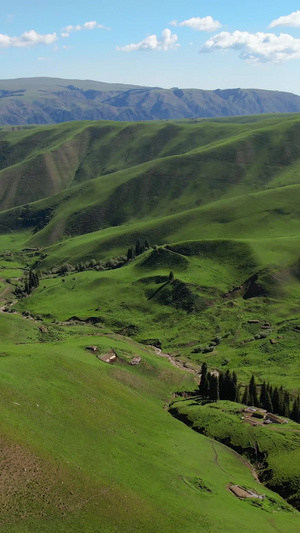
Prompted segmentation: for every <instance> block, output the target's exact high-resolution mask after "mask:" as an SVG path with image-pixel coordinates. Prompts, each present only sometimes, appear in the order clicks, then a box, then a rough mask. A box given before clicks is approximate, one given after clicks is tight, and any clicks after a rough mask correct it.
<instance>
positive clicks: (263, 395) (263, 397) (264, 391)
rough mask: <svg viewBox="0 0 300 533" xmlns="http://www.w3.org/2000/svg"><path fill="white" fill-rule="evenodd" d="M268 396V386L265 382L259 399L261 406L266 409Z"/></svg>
mask: <svg viewBox="0 0 300 533" xmlns="http://www.w3.org/2000/svg"><path fill="white" fill-rule="evenodd" d="M266 396H267V386H266V382H265V381H264V382H263V384H262V386H261V390H260V397H259V400H260V405H261V407H263V408H264V409H266V407H265V405H266Z"/></svg>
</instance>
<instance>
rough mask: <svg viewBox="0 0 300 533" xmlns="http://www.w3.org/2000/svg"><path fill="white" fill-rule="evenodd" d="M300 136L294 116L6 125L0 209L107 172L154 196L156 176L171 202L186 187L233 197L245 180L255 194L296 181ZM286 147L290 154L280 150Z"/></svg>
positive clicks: (0, 133)
mask: <svg viewBox="0 0 300 533" xmlns="http://www.w3.org/2000/svg"><path fill="white" fill-rule="evenodd" d="M298 137H299V121H298V118H297V117H295V116H293V115H290V116H287V115H286V116H282V117H281V116H275V117H268V118H266V117H264V119H263V120H258V119H257V120H256V121H254V122H251V121H250V122H248V123H247V124H244V123H241V122H240V121H239V120H234V119H232V123H229V122H228V121H225V122H220V121H216V122H215V121H201V122H200V123H193V122H192V123H184V122H178V123H168V122H153V123H150V124H149V123H138V124H132V123H125V124H119V123H112V122H75V123H72V124H70V123H68V124H62V125H60V126H48V127H43V128H41V127H31V128H20V129H19V131H11V130H8V129H4V128H3V129H2V130H0V186H1V192H2V194H1V203H0V208H1V210H3V209H8V208H10V207H14V206H16V205H20V204H25V203H29V202H32V201H35V200H38V199H40V198H43V197H46V196H51V195H53V194H56V193H59V192H61V191H63V190H65V189H68V188H70V187H74V186H76V185H80V184H81V183H84V182H86V181H88V180H91V179H92V178H99V177H100V176H105V175H106V176H107V175H109V176H107V180H108V179H109V182H111V183H113V184H114V185H113V187H114V188H115V187H116V183H118V180H119V172H118V171H120V170H123V169H126V173H124V172H123V174H125V176H126V181H130V182H133V186H134V188H138V189H140V188H142V191H143V194H145V193H146V192H148V196H150V195H151V194H152V196H153V191H151V189H150V190H149V184H147V181H149V178H151V186H152V187H157V186H159V187H161V186H162V184H163V186H164V187H165V188H166V187H167V186H168V188H170V195H171V196H170V199H171V200H176V198H177V197H178V196H179V194H181V195H182V193H184V192H185V189H186V188H187V187H189V189H190V190H189V191H188V192H189V196H190V197H191V195H192V194H195V192H197V191H198V193H199V199H198V202H199V201H200V202H201V203H205V202H207V201H208V200H210V199H216V198H218V197H219V196H220V194H224V190H225V188H226V187H228V184H229V183H230V184H231V186H232V187H231V188H232V189H233V192H234V193H235V194H237V193H238V192H239V190H240V184H241V182H242V183H243V189H244V182H245V181H246V184H247V186H248V189H250V190H257V189H259V188H260V187H261V186H264V187H266V186H269V182H270V177H271V176H272V178H273V179H274V177H275V176H276V175H277V174H281V172H282V171H284V170H285V169H288V170H289V181H291V182H294V181H295V179H297V178H295V177H294V174H295V171H294V172H293V168H290V167H291V166H292V164H293V163H296V162H297V160H298V157H299V152H298ZM286 145H288V146H289V148H288V149H284V148H281V147H282V146H283V147H285V146H286ZM162 158H164V159H163V161H162ZM144 163H147V164H144ZM248 167H249V169H248ZM129 169H130V170H129ZM183 176H184V179H183ZM253 176H256V177H255V180H254V179H253ZM171 179H172V182H170V180H171ZM123 180H124V178H123ZM123 180H122V181H123ZM179 180H180V182H182V183H180V184H178V181H179ZM207 180H209V181H211V184H210V185H209V184H208V183H207ZM100 181H101V183H100V187H103V185H102V180H100ZM173 181H174V182H175V183H173ZM199 181H201V182H202V184H201V187H200V189H199ZM140 182H141V185H139V183H140ZM249 182H251V183H252V184H250V183H249ZM271 184H273V183H271ZM277 185H280V179H279V183H277ZM98 188H99V186H98ZM209 188H214V189H217V190H216V193H215V194H212V192H211V191H209ZM195 189H196V190H195ZM207 189H208V190H207ZM243 189H242V190H243ZM133 193H134V190H133ZM137 193H140V190H137ZM159 193H160V194H164V193H165V190H162V189H160V190H158V191H157V194H156V197H158V196H159ZM228 193H230V191H228V190H227V194H228ZM96 194H97V197H98V195H99V191H98V190H97V192H96ZM100 194H101V193H100ZM123 196H124V193H123V194H122V197H123ZM133 196H135V195H134V194H133ZM125 199H126V198H125ZM154 199H155V198H152V202H153V201H154ZM192 205H193V204H192ZM198 205H199V203H198ZM117 207H118V206H117ZM190 207H191V206H190Z"/></svg>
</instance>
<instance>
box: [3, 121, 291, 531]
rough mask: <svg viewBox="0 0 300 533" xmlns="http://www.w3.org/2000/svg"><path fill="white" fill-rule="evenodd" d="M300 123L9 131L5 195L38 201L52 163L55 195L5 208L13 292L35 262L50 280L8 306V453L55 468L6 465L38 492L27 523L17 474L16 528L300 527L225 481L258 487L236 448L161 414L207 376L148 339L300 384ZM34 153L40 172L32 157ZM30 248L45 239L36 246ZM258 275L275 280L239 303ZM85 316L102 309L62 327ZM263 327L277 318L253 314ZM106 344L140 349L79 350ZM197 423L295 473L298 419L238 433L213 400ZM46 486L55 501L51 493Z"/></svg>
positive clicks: (245, 376) (241, 375)
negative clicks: (142, 246) (112, 353)
mask: <svg viewBox="0 0 300 533" xmlns="http://www.w3.org/2000/svg"><path fill="white" fill-rule="evenodd" d="M298 135H299V119H298V117H295V116H289V117H287V116H284V117H277V116H275V117H267V118H261V119H259V120H258V119H257V120H256V119H255V118H253V117H252V118H251V119H249V120H246V119H237V120H234V119H232V120H229V121H227V120H225V121H201V123H196V124H189V123H184V122H182V123H181V122H180V123H177V122H176V123H175V122H174V123H167V124H166V123H158V122H157V123H152V124H145V123H139V124H113V123H105V122H103V123H75V124H64V125H61V126H59V127H56V126H55V127H52V126H51V127H46V128H37V129H35V128H33V129H30V130H24V131H23V130H22V131H18V132H6V131H2V132H1V135H0V137H1V136H2V137H1V138H2V140H5V139H6V138H7V140H8V141H9V143H10V144H11V146H12V147H13V148H11V149H12V152H11V154H14V156H13V155H11V157H15V159H16V161H15V165H14V169H12V168H10V167H9V168H7V170H3V172H2V175H1V177H0V179H1V180H2V179H3V180H4V181H3V182H2V183H3V184H4V183H7V184H8V185H9V187H8V189H7V192H9V191H17V190H18V192H17V193H16V195H15V196H14V193H13V192H9V194H8V196H5V195H4V196H5V198H6V200H5V201H8V200H7V199H9V202H11V204H10V205H16V204H18V202H19V201H20V198H22V202H23V201H24V203H25V202H26V201H29V200H30V199H29V200H28V199H27V197H26V198H25V197H24V187H25V185H26V187H27V185H28V182H27V181H26V180H27V179H29V176H30V175H31V174H30V172H33V174H32V176H35V170H34V169H40V168H42V172H41V179H42V178H43V180H44V181H45V182H47V184H48V185H47V186H49V189H47V190H46V194H49V195H51V196H49V197H47V198H44V199H42V200H39V201H37V202H35V203H31V204H30V206H29V211H30V213H31V217H32V221H33V222H32V225H31V226H29V227H27V228H24V223H23V222H22V218H21V216H20V215H22V209H23V208H22V207H16V208H14V209H10V210H7V211H2V212H1V214H0V224H1V226H0V231H1V232H2V234H1V235H0V248H1V249H0V263H1V268H0V298H1V300H0V303H1V306H2V305H5V304H7V303H9V302H11V301H12V300H13V298H14V295H13V292H12V291H13V289H14V284H16V283H17V280H16V279H14V278H20V277H22V275H25V273H26V272H27V271H28V269H29V268H32V267H34V268H36V269H39V270H41V271H42V275H41V280H40V285H39V287H38V288H37V289H35V290H34V291H33V292H32V294H31V295H30V296H28V297H26V298H22V299H20V300H19V302H18V303H17V304H15V305H14V306H13V310H14V311H15V312H16V313H17V314H8V313H1V314H0V338H1V342H2V345H1V354H2V355H3V357H1V358H0V388H1V393H2V394H1V395H0V398H1V400H0V401H1V402H2V407H1V408H2V412H3V417H2V420H3V422H2V428H1V432H2V434H3V438H4V440H5V443H6V444H5V446H6V447H7V446H8V447H9V450H10V451H9V452H8V451H7V450H6V452H5V453H6V455H5V454H4V453H2V455H1V453H0V456H3V457H9V456H10V455H9V454H10V453H12V452H11V446H14V444H13V443H18V444H19V445H20V446H21V448H20V450H22V452H20V453H21V454H23V455H24V461H25V459H26V461H29V455H28V454H31V455H30V457H31V458H32V461H33V463H34V461H38V462H39V464H40V467H39V468H41V469H42V470H43V472H44V475H43V476H41V477H39V476H38V475H37V476H36V481H35V482H34V483H35V485H34V483H33V485H32V488H31V486H30V487H27V486H26V487H25V485H24V483H25V482H24V479H23V478H22V476H21V477H20V472H19V473H12V476H11V477H12V479H14V476H15V475H16V476H17V477H16V485H15V486H16V487H17V488H16V489H15V490H16V492H17V500H18V501H19V502H23V503H22V505H23V504H24V505H25V503H24V502H28V503H26V505H25V510H24V512H23V514H22V513H21V514H22V517H23V518H22V517H21V514H20V512H19V511H18V509H17V506H16V505H15V504H14V498H13V496H12V494H13V490H14V488H13V486H12V488H11V491H12V492H11V493H9V494H11V496H9V498H10V500H9V503H7V507H6V511H5V512H6V515H5V521H6V522H5V524H4V525H5V528H6V529H5V531H9V532H10V531H16V532H18V533H19V532H23V531H25V533H27V531H28V532H31V531H52V529H51V527H52V528H53V524H54V525H55V528H56V529H58V531H87V532H88V531H97V527H101V529H99V531H101V533H102V532H104V533H106V531H107V532H109V533H111V532H114V531H120V530H121V531H124V532H126V531H130V532H131V531H147V532H148V531H149V532H151V531H153V532H154V531H155V532H156V531H163V532H166V533H167V532H168V531H173V530H174V523H176V524H177V527H178V530H180V531H183V532H185V531H186V532H193V531H198V530H199V527H200V528H202V529H200V531H201V530H203V531H213V532H214V531H221V530H222V528H223V530H224V524H226V528H227V529H225V531H228V532H229V531H236V530H239V529H240V530H241V531H248V530H249V531H251V528H252V526H253V523H254V521H255V527H256V530H257V531H262V532H264V531H272V530H273V529H274V527H275V528H277V529H278V530H280V531H298V530H299V517H298V514H297V513H296V512H290V511H287V510H284V509H283V510H281V511H280V512H278V513H277V512H274V505H277V502H278V505H279V507H280V506H281V505H282V501H281V500H280V499H276V498H277V497H276V496H275V504H274V502H273V503H272V502H271V500H269V499H268V500H267V503H266V505H265V508H264V509H259V508H258V507H255V506H253V502H252V503H251V502H250V503H249V502H244V501H243V502H242V501H239V500H237V499H235V497H234V496H233V495H232V494H230V492H228V491H227V490H226V486H227V484H228V483H230V482H231V481H232V480H234V482H236V483H238V484H240V485H242V486H248V487H251V486H252V488H255V487H256V489H257V490H258V491H261V490H262V487H260V488H259V487H258V486H256V483H255V481H254V480H253V478H252V477H251V474H250V472H249V471H248V468H247V467H246V466H245V465H244V463H243V462H242V461H241V458H239V457H238V456H237V455H236V454H234V453H232V452H230V451H229V450H228V449H226V448H225V447H224V446H221V445H218V444H214V446H216V449H217V459H216V455H215V451H214V448H213V446H212V442H211V441H210V440H209V439H207V438H205V437H203V436H200V435H196V434H195V433H193V432H191V430H190V429H188V428H186V427H184V426H183V425H182V424H180V423H179V422H178V421H176V420H174V419H172V418H171V417H170V416H169V415H168V414H167V412H166V411H164V409H163V406H164V404H165V403H168V402H169V401H170V400H171V398H172V395H173V393H174V391H176V390H177V391H178V390H179V389H183V388H189V389H191V388H192V387H193V386H194V385H195V382H194V381H193V380H192V378H191V377H190V378H189V377H187V376H188V375H187V374H184V373H182V372H180V371H178V370H176V369H174V368H173V367H172V366H171V365H170V363H169V362H168V361H165V360H163V359H162V358H158V357H156V356H154V355H153V354H151V352H150V351H149V350H148V349H147V348H145V347H143V345H142V344H137V342H140V343H144V344H149V343H151V342H152V341H153V340H159V341H160V342H161V344H162V348H163V350H164V351H169V352H171V353H172V354H173V356H175V357H177V358H178V359H180V360H182V361H185V362H187V363H188V364H191V365H193V366H194V368H195V369H196V370H199V369H200V365H201V364H202V363H203V362H204V361H207V363H208V365H209V367H210V368H212V369H213V368H218V369H220V368H223V369H226V368H230V370H235V371H236V372H237V375H238V379H239V381H241V382H243V383H246V382H248V381H249V378H250V376H251V374H253V373H254V374H255V376H256V381H257V383H258V384H260V383H262V382H263V381H264V380H266V381H269V382H270V383H271V384H272V385H273V386H280V385H283V386H284V387H285V388H286V389H288V390H289V391H290V392H291V393H292V394H297V393H298V390H299V371H300V360H299V350H300V334H299V332H298V331H297V329H296V328H295V326H299V327H300V285H299V279H300V274H299V257H300V256H299V244H300V238H299V234H300V233H299V231H300V217H299V205H298V203H299V202H298V200H297V198H298V195H299V187H300V185H299V173H298V164H299V163H298V160H299V155H300V154H299V153H298V151H299V150H298V144H299V143H298V140H297V139H298ZM34 142H36V144H34ZM78 147H80V149H79V148H78ZM129 147H131V149H130V150H132V151H129ZM18 158H19V159H18ZM41 159H42V160H43V161H44V163H45V162H46V163H45V165H46V167H47V168H48V170H47V169H46V170H47V171H46V170H45V168H46V167H45V166H42V167H39V166H36V167H35V165H39V164H40V163H39V162H40V161H41ZM44 163H43V164H44ZM47 165H48V166H47ZM53 165H54V166H53ZM66 167H68V171H67V173H65V170H64V169H65V168H66ZM49 168H50V169H51V172H52V174H51V172H50V170H49ZM24 169H25V170H24ZM27 170H30V172H29V173H28V172H27ZM44 171H45V172H44ZM10 172H13V173H14V172H16V174H14V176H16V180H17V182H18V186H17V189H16V188H15V189H14V188H13V187H15V184H16V182H14V180H13V179H12V178H11V177H10V178H9V180H8V181H5V180H6V179H8V178H7V176H8V175H9V176H12V174H9V173H10ZM20 172H21V173H23V172H24V173H25V174H24V176H25V178H26V179H25V181H22V179H20V175H21V174H20ZM5 173H8V174H7V176H6V177H5V176H4V174H5ZM72 173H73V174H72ZM71 174H72V175H71ZM5 175H6V174H5ZM26 176H27V177H26ZM51 176H52V178H53V181H51V179H50V178H49V177H51ZM93 178H95V179H93ZM34 179H35V178H34ZM18 180H19V181H18ZM13 184H14V185H13ZM12 185H13V187H12V189H10V186H12ZM51 187H52V188H51ZM4 188H5V187H4ZM33 189H35V190H33V191H31V190H30V188H28V187H27V189H26V190H28V194H31V192H33V194H34V195H35V196H34V198H40V197H41V194H44V193H42V192H41V189H39V185H38V183H37V187H36V188H33ZM3 190H4V189H3ZM47 191H48V192H47ZM53 192H57V194H55V195H54V196H52V194H53ZM18 195H19V200H18ZM31 199H32V198H31ZM47 208H52V209H53V218H51V219H50V220H48V221H46V222H47V224H46V225H45V227H44V228H43V229H41V230H39V231H35V230H34V228H35V224H36V222H34V221H36V218H35V217H36V213H39V214H41V213H42V214H43V212H44V211H43V210H44V209H47ZM41 216H42V215H41ZM146 238H149V239H150V242H151V244H152V245H153V246H154V245H156V246H154V248H151V249H150V250H149V251H146V252H145V253H143V254H142V255H141V256H140V257H138V258H136V259H134V260H133V261H131V262H129V263H128V264H126V265H125V266H123V267H121V268H118V269H114V270H104V271H96V270H94V271H92V270H86V271H83V272H74V271H72V272H69V273H68V274H67V275H66V276H58V275H54V274H52V273H50V269H51V268H53V267H56V266H59V265H62V264H63V263H69V264H71V265H73V266H75V265H76V264H78V263H80V261H84V262H85V261H90V260H91V259H93V258H95V259H96V260H102V261H104V260H107V259H109V258H111V257H112V258H114V257H117V256H120V255H123V254H125V255H126V252H127V248H128V247H131V246H135V242H136V240H137V239H141V241H144V240H145V239H146ZM31 247H40V248H41V249H40V250H37V251H35V250H34V251H24V249H26V248H31ZM8 251H9V253H11V254H13V255H7V252H8ZM41 254H43V255H41ZM170 271H172V272H173V273H174V276H175V279H174V281H173V282H172V283H169V281H168V277H169V273H170ZM43 272H44V273H43ZM253 275H256V276H257V284H258V285H259V289H260V290H263V291H264V294H263V295H261V296H257V297H253V298H250V299H244V298H243V296H244V295H245V294H246V293H247V291H248V289H249V287H250V285H251V284H250V281H249V279H250V278H251V277H252V276H253ZM7 279H10V282H11V283H9V282H7V281H6V280H7ZM20 283H21V282H20ZM233 289H236V290H234V291H233ZM6 290H7V292H5V294H3V292H4V291H6ZM1 294H2V296H1ZM24 311H27V312H30V313H31V314H32V315H33V319H30V318H27V319H25V318H24V317H22V316H21V313H22V312H24ZM73 316H77V317H79V318H80V319H88V318H89V317H97V318H98V319H100V322H99V324H98V325H97V326H96V327H92V326H91V325H78V324H75V323H73V324H72V325H68V326H67V325H64V324H62V323H64V322H65V321H66V320H68V319H69V318H70V317H73ZM37 317H38V318H39V320H38V319H37ZM40 318H42V320H40ZM252 319H257V320H259V324H249V320H252ZM265 322H269V323H270V325H271V329H270V331H266V330H263V329H262V328H261V326H262V325H263V324H264V323H265ZM262 332H265V333H266V336H265V337H262V338H257V337H258V336H260V335H261V333H262ZM120 335H121V336H120ZM122 335H128V336H129V335H130V336H131V338H124V337H123V336H122ZM216 336H219V337H221V342H220V344H219V345H218V346H214V345H213V344H212V341H213V339H214V338H215V337H216ZM271 339H273V341H275V342H272V343H271V342H270V340H271ZM17 343H19V344H17ZM94 344H95V345H97V346H98V347H99V350H100V352H101V353H105V351H107V350H109V349H112V348H114V349H116V351H117V353H119V354H120V355H121V356H122V357H123V358H124V360H126V355H128V356H129V355H130V356H131V355H134V354H140V355H141V356H142V361H143V363H142V365H140V366H138V367H131V366H129V365H127V364H126V363H125V362H124V363H119V364H118V365H116V366H114V367H110V366H108V365H105V364H104V363H102V362H100V361H99V360H98V359H97V358H96V357H95V356H94V355H92V354H90V353H89V352H87V351H86V350H85V348H86V346H88V345H94ZM14 402H16V403H14ZM17 404H20V405H17ZM37 404H38V405H39V407H37ZM183 406H187V407H188V409H192V410H193V409H194V411H195V410H196V407H195V406H188V404H187V403H185V404H183ZM194 407H195V408H194ZM197 409H198V407H197ZM201 409H202V408H201ZM204 415H205V416H206V417H207V418H205V417H204ZM197 416H198V415H197ZM199 416H200V415H199ZM203 417H204V418H205V420H204V418H203ZM200 418H201V420H202V419H203V420H204V422H205V424H206V425H207V428H208V429H209V432H210V433H209V434H210V435H211V436H213V437H220V438H222V439H223V437H224V435H225V433H226V431H227V429H228V428H230V427H231V425H232V427H233V428H234V431H235V437H234V438H236V439H237V442H240V444H243V446H244V445H245V443H247V439H248V440H249V439H258V440H259V441H260V442H261V445H262V446H263V447H266V449H268V450H270V453H269V452H268V453H269V458H270V465H271V466H270V468H272V469H273V470H274V473H275V474H274V476H273V480H274V486H275V485H276V483H278V484H279V485H282V486H284V483H286V480H288V482H289V483H290V482H291V480H294V481H295V483H297V479H298V478H297V479H296V477H295V476H294V474H293V471H292V466H291V465H293V464H297V462H298V444H297V443H298V436H297V433H295V435H296V436H295V438H294V437H293V438H294V444H293V445H291V439H290V433H289V432H288V429H289V428H290V426H289V428H286V431H285V430H284V431H282V430H281V429H280V430H278V431H277V430H276V432H274V431H273V432H272V430H271V429H269V428H266V431H265V432H264V433H263V435H262V436H261V434H260V433H258V434H257V435H256V433H255V434H253V435H252V433H251V434H250V433H249V432H251V431H252V430H253V429H255V428H248V429H247V431H246V432H245V431H244V430H243V428H242V427H241V425H240V421H239V420H237V419H236V415H234V414H232V413H228V412H227V413H222V412H220V410H219V411H217V410H215V411H213V410H212V409H211V408H209V407H206V408H203V410H202V411H201V416H200ZM200 418H199V424H200ZM226 428H227V429H226ZM218 432H219V434H218ZM293 435H294V433H293ZM225 436H226V435H225ZM224 438H225V437H224ZM7 443H11V446H10V444H7ZM3 445H4V444H3ZM293 446H294V448H293ZM268 447H269V448H268ZM285 447H286V448H287V449H288V450H289V453H286V452H285ZM5 449H6V448H5ZM275 451H276V453H275ZM0 452H1V450H0ZM23 455H22V457H23ZM14 462H15V459H11V460H10V464H14ZM29 462H30V461H29ZM34 464H35V463H34ZM4 466H5V465H4ZM36 468H37V466H36ZM55 472H58V475H56V474H55ZM31 474H32V472H31ZM31 474H30V475H31ZM32 475H33V474H32ZM293 476H294V477H293ZM30 479H31V478H30ZM30 483H31V481H30ZM46 485H47V486H49V487H52V488H51V489H49V491H50V492H49V491H48V493H49V494H50V496H49V498H48V496H47V494H48V493H47V491H46V489H45V486H46ZM63 485H65V487H66V488H65V487H62V486H63ZM202 486H203V487H209V489H210V490H211V493H209V492H207V491H205V490H204V489H203V490H202V489H201V487H202ZM34 487H36V488H34ZM83 487H84V491H83V489H82V488H83ZM197 487H198V488H197ZM24 491H25V492H24ZM45 491H46V492H45ZM263 491H265V488H263ZM83 492H84V493H85V494H86V498H85V499H84V500H83V499H82V493H83ZM39 493H41V494H43V495H44V496H45V500H46V502H47V501H48V502H50V503H45V501H43V502H40V501H39V500H38V496H37V494H39ZM55 494H58V495H60V496H59V497H58V498H59V499H62V500H63V501H64V502H66V503H64V504H62V503H61V502H60V501H59V500H57V496H55ZM268 494H269V495H270V498H273V497H274V495H273V496H272V495H271V493H269V492H268ZM25 496H26V497H25ZM71 496H72V497H71ZM0 497H1V490H0ZM17 500H16V501H17ZM179 500H180V505H179V504H178V501H179ZM30 502H31V503H30ZM99 502H101V503H100V504H99ZM116 502H117V504H116ZM283 505H284V504H283ZM116 507H117V510H116ZM275 511H276V509H275ZM62 513H64V515H63V514H62ZM24 517H25V518H24ZM21 518H22V519H21ZM50 518H51V524H50V523H49V521H50ZM100 520H101V526H98V521H100ZM199 524H200V526H199ZM247 528H248V529H247Z"/></svg>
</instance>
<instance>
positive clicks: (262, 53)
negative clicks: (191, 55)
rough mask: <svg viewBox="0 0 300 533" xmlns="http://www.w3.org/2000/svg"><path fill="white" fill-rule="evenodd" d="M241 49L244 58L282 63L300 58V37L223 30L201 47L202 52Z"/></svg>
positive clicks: (284, 34) (241, 55)
mask: <svg viewBox="0 0 300 533" xmlns="http://www.w3.org/2000/svg"><path fill="white" fill-rule="evenodd" d="M229 49H233V50H239V52H240V57H241V58H242V59H248V60H251V61H256V62H265V61H273V62H275V63H280V62H282V61H286V60H289V59H300V39H294V37H292V36H291V35H288V34H286V33H281V34H280V35H279V36H277V35H275V34H274V33H261V32H258V33H248V32H246V31H244V32H242V31H235V32H233V33H229V32H226V31H223V32H221V33H218V34H217V35H214V36H213V37H212V38H211V39H209V40H208V41H206V43H205V44H204V45H203V46H202V47H201V49H200V52H211V51H213V50H229Z"/></svg>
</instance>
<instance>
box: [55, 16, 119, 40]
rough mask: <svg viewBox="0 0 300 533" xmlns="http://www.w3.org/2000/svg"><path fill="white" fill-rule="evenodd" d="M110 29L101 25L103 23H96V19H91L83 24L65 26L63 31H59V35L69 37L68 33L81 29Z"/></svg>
mask: <svg viewBox="0 0 300 533" xmlns="http://www.w3.org/2000/svg"><path fill="white" fill-rule="evenodd" d="M96 29H101V30H110V28H106V26H103V24H98V22H97V21H96V20H91V21H90V22H85V23H84V24H76V26H72V25H69V26H66V27H65V28H64V29H63V32H62V33H61V36H62V37H63V38H64V37H69V35H70V33H71V32H73V31H82V30H96Z"/></svg>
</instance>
